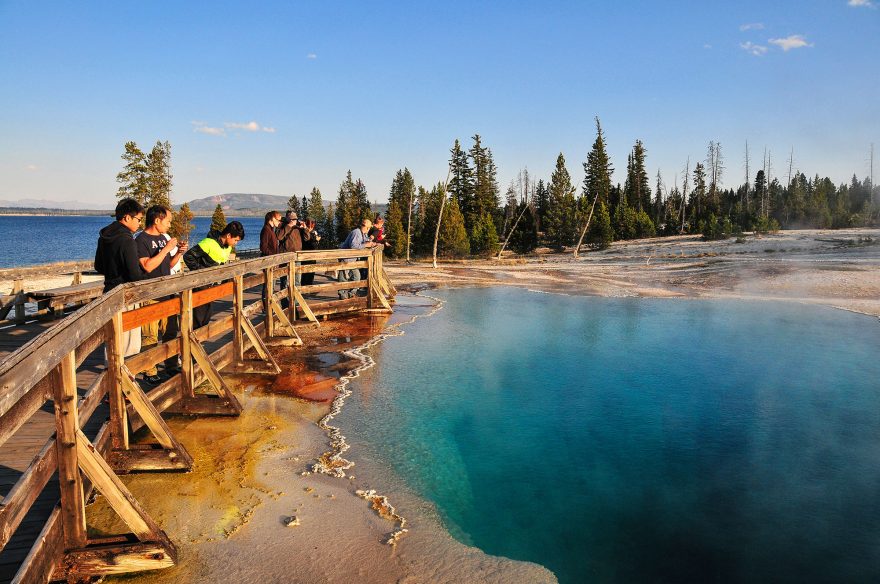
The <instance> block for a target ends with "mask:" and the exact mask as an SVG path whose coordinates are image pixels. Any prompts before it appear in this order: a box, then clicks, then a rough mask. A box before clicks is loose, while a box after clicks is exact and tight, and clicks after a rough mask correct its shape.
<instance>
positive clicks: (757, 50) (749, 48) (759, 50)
mask: <svg viewBox="0 0 880 584" xmlns="http://www.w3.org/2000/svg"><path fill="white" fill-rule="evenodd" d="M739 46H740V48H741V49H742V50H744V51H746V52H747V53H749V54H750V55H754V56H756V57H762V56H763V55H764V54H765V53H766V52H767V47H765V46H763V45H756V44H755V43H753V42H752V41H747V42H744V43H740V45H739Z"/></svg>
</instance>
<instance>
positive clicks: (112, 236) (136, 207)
mask: <svg viewBox="0 0 880 584" xmlns="http://www.w3.org/2000/svg"><path fill="white" fill-rule="evenodd" d="M143 218H144V208H143V206H142V205H141V204H140V203H138V202H137V201H135V200H134V199H122V200H121V201H119V203H118V204H117V205H116V221H114V222H113V223H111V224H110V225H108V226H107V227H104V228H103V229H102V230H101V233H100V236H99V237H98V248H97V249H96V250H95V271H96V272H98V273H99V274H102V275H103V276H104V293H107V292H109V291H110V290H112V289H113V288H115V287H116V286H119V285H120V284H124V283H125V282H137V281H138V280H141V279H143V277H144V275H143V271H142V270H141V266H140V264H139V263H138V256H137V247H136V246H135V243H134V237H133V235H134V232H135V231H137V230H138V229H140V226H141V220H143ZM140 350H141V331H140V328H137V329H132V330H130V331H126V332H124V333H122V351H123V355H124V356H126V357H128V356H129V355H134V354H135V353H138V352H140Z"/></svg>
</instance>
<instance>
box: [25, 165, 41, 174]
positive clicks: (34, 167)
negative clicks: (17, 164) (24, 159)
mask: <svg viewBox="0 0 880 584" xmlns="http://www.w3.org/2000/svg"><path fill="white" fill-rule="evenodd" d="M24 170H26V171H28V172H36V171H38V170H40V167H39V166H37V165H36V164H28V165H27V166H25V167H24Z"/></svg>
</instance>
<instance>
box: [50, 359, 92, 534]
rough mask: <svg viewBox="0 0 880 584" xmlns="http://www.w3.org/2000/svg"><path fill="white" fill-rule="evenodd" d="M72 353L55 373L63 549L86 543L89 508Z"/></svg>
mask: <svg viewBox="0 0 880 584" xmlns="http://www.w3.org/2000/svg"><path fill="white" fill-rule="evenodd" d="M75 358H76V357H75V355H74V353H73V352H72V351H71V352H70V353H68V355H67V356H66V357H65V358H64V359H63V360H62V361H61V365H60V366H59V367H58V368H57V369H56V370H55V371H53V373H52V385H53V386H54V389H55V392H54V401H55V434H56V439H55V445H56V455H57V458H58V486H59V489H60V491H61V524H62V526H63V532H64V537H63V539H64V547H65V548H78V547H83V546H84V545H85V544H86V540H87V538H86V508H85V500H84V499H83V495H84V494H83V484H82V477H81V476H80V474H79V463H78V462H79V461H78V458H79V457H78V454H79V453H78V449H77V448H76V439H77V434H81V432H80V430H79V418H78V416H77V411H76V407H77V403H76V402H77V395H76V363H75V361H74V360H75Z"/></svg>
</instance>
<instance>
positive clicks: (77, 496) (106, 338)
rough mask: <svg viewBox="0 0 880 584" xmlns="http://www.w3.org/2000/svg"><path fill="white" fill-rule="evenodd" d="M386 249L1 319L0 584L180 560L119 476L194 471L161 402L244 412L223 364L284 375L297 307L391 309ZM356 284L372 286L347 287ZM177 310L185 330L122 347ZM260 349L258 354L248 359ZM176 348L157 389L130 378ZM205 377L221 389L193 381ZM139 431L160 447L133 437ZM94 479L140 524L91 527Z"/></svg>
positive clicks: (280, 259)
mask: <svg viewBox="0 0 880 584" xmlns="http://www.w3.org/2000/svg"><path fill="white" fill-rule="evenodd" d="M381 255H382V250H381V249H374V250H370V251H367V250H331V251H322V252H311V253H309V254H306V253H296V252H294V253H288V254H279V255H278V256H271V257H267V258H259V259H254V260H246V261H242V262H235V263H233V264H231V265H228V266H221V267H216V268H208V269H204V270H198V271H197V272H194V273H190V274H187V275H184V276H182V277H181V276H172V277H166V278H159V279H156V280H151V281H148V282H141V283H135V284H126V285H124V286H121V287H119V288H117V289H114V290H112V291H110V292H108V293H107V294H104V295H102V296H101V297H99V298H97V299H96V300H94V301H92V302H91V303H90V304H88V305H87V306H85V307H83V308H81V309H79V310H77V311H76V312H75V313H74V314H72V315H70V316H66V317H64V318H60V319H45V318H44V319H41V320H32V321H28V322H25V323H23V324H21V323H20V324H17V325H15V326H3V327H0V584H2V583H4V582H46V581H49V580H50V579H61V580H65V579H70V578H72V579H74V580H87V579H89V578H92V577H99V576H101V575H107V574H120V573H126V572H133V571H140V570H151V569H160V568H165V567H169V566H173V565H174V564H175V563H176V561H177V549H176V546H175V545H174V544H173V543H172V542H171V540H170V539H169V538H168V537H167V535H166V534H165V532H164V531H163V530H162V529H161V527H160V526H159V525H158V524H156V523H155V521H153V519H152V518H151V517H150V516H149V512H148V510H145V509H143V508H142V507H141V506H140V505H139V503H138V502H137V501H136V500H135V499H134V497H133V496H132V495H131V494H130V493H129V492H128V491H127V489H126V488H125V486H124V483H122V482H120V481H119V479H118V478H117V476H116V475H117V474H121V473H127V472H138V471H150V470H166V471H181V470H183V471H185V470H189V469H191V468H192V465H193V461H192V458H191V457H190V456H189V454H188V453H187V452H186V449H185V447H184V446H183V445H182V444H180V443H179V442H178V441H177V440H176V439H175V438H174V436H173V435H172V433H171V432H170V430H169V428H168V427H167V425H166V424H165V422H164V421H163V420H162V417H161V414H162V412H167V413H183V414H187V415H196V416H199V415H221V416H237V415H238V414H239V413H240V412H241V404H240V403H239V402H238V400H237V398H236V397H235V395H234V394H233V393H232V392H231V390H230V388H229V387H228V386H227V385H226V383H225V381H224V380H223V377H222V374H221V373H220V371H221V370H222V369H223V368H224V367H227V366H230V367H232V368H234V369H236V370H242V369H240V368H244V370H249V371H262V372H265V373H269V374H277V373H278V372H280V371H281V368H280V367H279V366H278V364H277V363H276V362H275V360H274V358H273V357H272V355H271V352H270V351H269V349H268V346H267V344H266V342H267V341H268V340H270V339H273V338H275V340H276V341H278V342H281V343H282V344H288V345H289V344H294V345H296V344H302V340H301V339H300V338H299V335H298V334H297V332H296V327H295V326H294V324H300V322H299V321H298V319H299V318H303V319H307V320H308V321H311V323H313V325H314V326H319V320H318V317H320V316H323V317H324V318H326V317H327V316H328V315H334V314H340V313H350V312H356V311H361V310H368V311H374V312H375V311H378V312H390V310H391V308H390V304H389V299H391V298H392V297H393V294H394V288H393V286H392V285H391V284H390V282H389V281H388V280H387V275H386V274H385V273H384V270H383V269H382V259H381ZM364 256H366V257H364ZM306 258H308V260H311V262H307V261H305V260H306ZM340 260H345V261H348V262H350V263H348V264H340V263H339V261H340ZM301 261H304V262H305V263H304V264H303V263H299V262H301ZM322 262H323V263H322ZM343 265H344V266H345V269H361V268H362V269H364V270H365V271H366V272H367V278H366V279H365V280H361V281H359V282H337V281H336V280H334V279H332V275H333V274H334V272H335V271H336V270H337V269H338V268H341V267H342V266H343ZM325 272H326V273H327V274H329V275H330V276H331V277H330V278H327V279H323V278H322V279H320V280H319V281H317V282H315V283H314V284H312V285H309V286H304V287H302V289H300V288H299V287H296V286H294V285H293V281H294V277H293V276H294V274H295V273H299V274H302V273H316V275H318V274H323V273H325ZM282 275H284V276H288V282H289V284H288V286H287V287H286V288H284V289H282V290H281V291H279V292H275V293H273V294H272V295H270V297H269V302H268V315H266V314H264V308H265V306H264V304H263V302H261V301H260V299H261V286H260V285H261V284H266V283H270V284H271V283H272V282H276V283H277V281H278V278H279V277H280V276H282ZM356 289H359V290H362V291H363V295H360V294H359V295H357V296H356V297H352V298H348V299H340V298H339V297H338V296H337V292H339V293H340V294H342V293H343V291H351V292H354V291H355V290H356ZM53 293H54V294H57V293H58V291H53ZM63 293H64V291H63V290H62V294H63ZM284 302H288V303H290V305H291V306H294V305H295V310H291V309H285V308H283V307H282V303H284ZM141 303H145V304H143V305H141V306H140V307H138V306H139V305H140V304H141ZM208 303H213V306H214V311H213V318H212V320H211V322H210V324H208V325H206V326H204V327H202V328H198V329H196V328H194V323H193V314H194V312H193V311H194V309H197V308H198V307H200V306H204V305H206V304H208ZM59 310H63V306H62V305H59ZM7 312H8V311H7ZM172 315H177V317H178V318H179V319H180V331H181V333H180V336H179V337H178V339H177V340H176V341H173V342H170V343H160V344H159V345H157V346H155V347H151V348H146V349H144V350H142V351H141V352H140V353H138V354H136V355H132V356H130V357H124V356H123V354H122V352H123V351H122V347H123V342H124V341H123V339H124V335H125V333H126V331H132V333H133V334H139V330H138V327H140V326H141V325H143V324H145V323H149V322H152V321H155V320H156V319H158V318H164V317H166V316H172ZM4 324H5V323H4ZM264 337H265V339H264ZM277 337H282V338H277ZM249 348H252V349H253V351H254V353H248V355H251V354H255V355H256V357H257V360H256V361H254V360H253V357H251V356H246V351H248V349H249ZM175 355H177V356H179V357H180V363H181V368H182V372H181V373H179V374H177V375H175V376H173V377H171V378H169V379H167V380H166V381H164V382H163V383H161V384H160V385H158V386H156V387H150V386H148V384H146V383H142V384H141V385H138V384H137V383H133V382H132V379H134V374H137V373H139V372H142V371H145V370H146V369H148V368H149V367H150V366H151V365H154V364H160V365H161V363H162V362H163V361H164V360H165V359H167V358H170V357H174V356H175ZM203 382H207V383H208V384H209V386H210V387H211V388H213V391H214V393H213V394H212V393H207V394H205V393H202V390H201V389H200V390H199V392H196V391H195V388H196V387H200V384H201V383H203ZM141 428H146V429H147V430H148V432H149V433H150V434H151V435H152V437H153V438H154V439H157V440H158V444H156V443H154V444H152V445H142V444H134V443H130V442H129V437H130V436H131V435H132V434H133V433H134V432H137V431H138V430H139V429H141ZM59 477H63V480H60V481H59ZM93 488H95V489H97V490H98V491H100V492H101V494H103V495H104V496H105V498H106V499H107V500H108V502H109V503H110V505H111V506H112V507H113V509H114V510H115V511H116V513H117V514H118V515H119V516H120V518H121V519H123V521H124V523H126V524H127V525H128V527H129V528H130V529H131V532H130V533H127V534H118V535H111V536H103V535H101V536H93V535H92V536H90V535H89V532H88V531H87V517H86V516H87V509H86V506H85V503H86V501H87V499H88V496H89V493H91V492H92V489H93Z"/></svg>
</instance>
